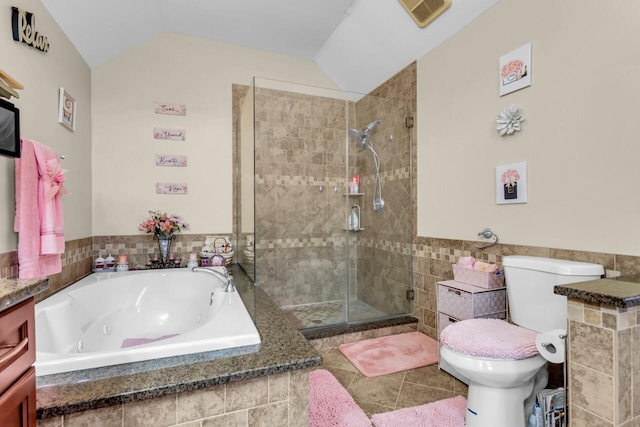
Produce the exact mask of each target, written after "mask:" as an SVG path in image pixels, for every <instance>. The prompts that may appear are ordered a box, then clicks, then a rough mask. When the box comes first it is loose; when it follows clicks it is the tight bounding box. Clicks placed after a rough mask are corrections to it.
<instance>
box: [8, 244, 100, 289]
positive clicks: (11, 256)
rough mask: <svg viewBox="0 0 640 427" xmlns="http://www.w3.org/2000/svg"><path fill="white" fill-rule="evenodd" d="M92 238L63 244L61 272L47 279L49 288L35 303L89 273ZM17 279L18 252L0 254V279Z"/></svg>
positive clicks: (91, 258) (91, 260)
mask: <svg viewBox="0 0 640 427" xmlns="http://www.w3.org/2000/svg"><path fill="white" fill-rule="evenodd" d="M91 245H92V238H90V237H87V238H83V239H77V240H69V241H67V242H65V251H64V253H63V254H62V271H61V272H60V273H58V274H53V275H51V276H49V277H48V280H49V288H48V289H46V290H45V291H44V292H41V293H40V294H38V295H36V302H37V301H40V300H42V299H43V298H46V297H47V296H49V295H51V294H52V293H54V292H57V291H58V290H60V289H62V288H64V287H66V286H68V285H70V284H71V283H73V282H75V281H77V280H79V279H81V278H82V277H84V276H86V275H87V274H89V273H90V272H91V268H92V262H93V257H92V253H91ZM17 277H18V252H17V251H10V252H5V253H2V254H0V279H2V278H9V279H15V278H17Z"/></svg>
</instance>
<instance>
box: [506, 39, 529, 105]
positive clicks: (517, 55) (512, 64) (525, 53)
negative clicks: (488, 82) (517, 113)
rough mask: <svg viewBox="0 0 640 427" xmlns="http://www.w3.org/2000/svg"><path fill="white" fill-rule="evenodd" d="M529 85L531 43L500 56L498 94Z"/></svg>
mask: <svg viewBox="0 0 640 427" xmlns="http://www.w3.org/2000/svg"><path fill="white" fill-rule="evenodd" d="M527 86H531V43H527V44H526V45H524V46H522V47H520V48H518V49H516V50H514V51H511V52H509V53H507V54H506V55H504V56H501V57H500V96H504V95H506V94H508V93H511V92H515V91H516V90H520V89H522V88H525V87H527Z"/></svg>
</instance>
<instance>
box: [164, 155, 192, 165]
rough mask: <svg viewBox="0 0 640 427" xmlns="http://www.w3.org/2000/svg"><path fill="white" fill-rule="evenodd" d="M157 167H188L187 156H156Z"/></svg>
mask: <svg viewBox="0 0 640 427" xmlns="http://www.w3.org/2000/svg"><path fill="white" fill-rule="evenodd" d="M156 166H178V167H186V166H187V156H171V155H165V154H156Z"/></svg>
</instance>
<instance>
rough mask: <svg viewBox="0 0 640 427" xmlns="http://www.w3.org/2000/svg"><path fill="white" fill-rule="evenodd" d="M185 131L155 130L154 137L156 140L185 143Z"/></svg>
mask: <svg viewBox="0 0 640 427" xmlns="http://www.w3.org/2000/svg"><path fill="white" fill-rule="evenodd" d="M186 134H187V133H186V131H185V130H184V129H162V128H153V137H154V138H155V139H169V140H171V141H184V139H185V137H186Z"/></svg>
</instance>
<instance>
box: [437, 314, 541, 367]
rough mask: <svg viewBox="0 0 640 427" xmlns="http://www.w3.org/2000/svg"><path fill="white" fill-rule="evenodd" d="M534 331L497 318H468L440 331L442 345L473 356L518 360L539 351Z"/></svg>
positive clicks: (534, 354) (536, 353)
mask: <svg viewBox="0 0 640 427" xmlns="http://www.w3.org/2000/svg"><path fill="white" fill-rule="evenodd" d="M536 336H538V334H537V333H536V332H533V331H530V330H529V329H525V328H521V327H520V326H516V325H512V324H510V323H507V322H505V321H504V320H499V319H469V320H462V321H459V322H456V323H453V324H451V325H449V326H447V327H446V328H444V330H443V331H442V333H441V334H440V342H441V343H442V345H444V346H446V347H448V348H449V349H451V350H453V351H456V352H458V353H462V354H466V355H468V356H474V357H491V358H494V359H509V360H519V359H527V358H529V357H533V356H536V355H538V354H539V352H538V349H537V348H536Z"/></svg>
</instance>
